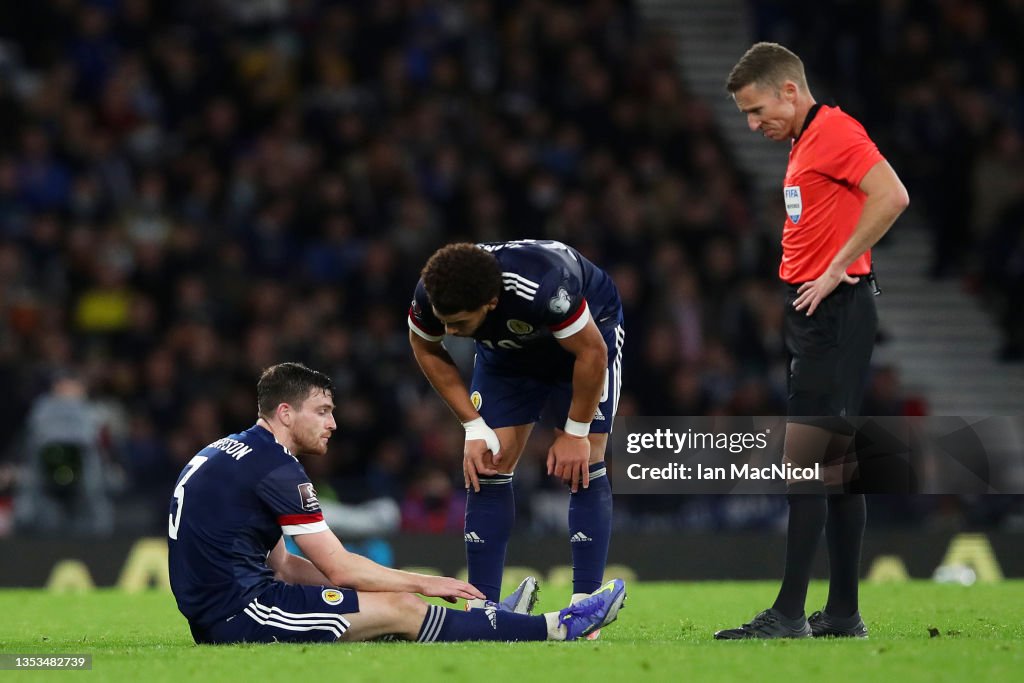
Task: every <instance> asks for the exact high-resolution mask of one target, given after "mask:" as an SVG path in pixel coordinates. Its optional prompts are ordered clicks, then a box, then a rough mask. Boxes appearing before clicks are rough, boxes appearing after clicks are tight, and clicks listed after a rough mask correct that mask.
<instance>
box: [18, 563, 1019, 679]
mask: <svg viewBox="0 0 1024 683" xmlns="http://www.w3.org/2000/svg"><path fill="white" fill-rule="evenodd" d="M775 588H776V586H775V585H774V584H769V583H753V582H751V583H634V584H632V585H630V587H629V599H628V602H627V604H626V609H625V610H623V612H622V613H621V614H620V617H619V621H618V622H616V623H615V624H614V625H612V626H610V627H608V628H606V629H605V630H604V633H603V634H602V639H601V640H600V641H598V642H578V643H519V644H493V643H492V644H487V643H435V644H431V645H417V644H413V643H365V644H364V643H353V644H348V643H346V644H334V645H281V644H278V645H243V646H228V647H224V646H221V647H211V646H205V647H196V646H195V645H193V643H192V640H191V637H190V635H189V632H188V628H187V626H186V624H185V621H184V620H183V619H182V618H181V616H180V615H179V614H178V612H177V610H176V608H175V606H174V601H173V599H172V598H171V596H170V594H169V593H164V592H157V591H151V592H148V593H140V594H134V595H129V594H124V593H121V592H117V591H113V590H100V591H96V592H92V593H85V594H65V595H58V594H52V593H47V592H44V591H35V590H4V591H0V615H2V617H0V653H18V654H22V653H24V654H29V653H59V654H86V653H89V654H92V655H93V670H92V671H91V672H90V673H87V674H82V673H69V672H62V671H52V672H34V673H19V674H8V673H4V674H0V677H3V678H5V679H6V678H7V677H13V676H14V675H17V676H24V677H25V678H30V677H31V678H36V677H38V678H55V677H58V676H59V677H66V676H69V675H70V676H88V677H89V678H90V679H91V680H115V681H129V680H130V681H144V683H156V682H157V681H175V682H176V683H180V681H183V680H187V681H203V682H205V681H212V682H214V683H218V682H220V681H225V682H226V681H236V680H243V681H244V680H283V681H293V680H294V681H297V680H305V681H321V680H324V681H344V682H346V683H350V682H353V681H381V682H384V681H395V680H398V681H416V682H419V681H435V680H438V681H439V680H444V681H481V680H483V681H487V682H488V683H490V682H491V681H506V680H508V681H516V682H517V683H521V682H524V681H534V680H536V681H542V680H543V681H552V680H566V679H569V680H571V681H573V683H585V682H589V681H595V682H604V681H612V680H621V679H628V680H637V681H661V680H665V681H694V680H697V681H704V680H708V681H725V680H752V681H757V682H758V683H763V682H766V681H776V680H779V681H790V680H793V679H794V678H795V677H810V680H814V679H815V678H820V679H822V680H832V679H834V678H838V679H839V680H857V679H863V680H868V681H873V680H882V679H883V678H884V679H886V680H897V681H899V683H915V682H917V681H921V682H922V683H923V682H925V681H927V682H929V683H931V682H933V681H942V680H948V681H961V682H962V681H965V680H972V679H973V680H978V681H981V680H985V681H989V680H992V681H1003V680H1020V678H1019V676H1020V675H1021V674H1020V672H1021V671H1022V670H1024V645H1022V641H1024V581H1005V582H1002V583H998V584H987V585H980V584H979V585H975V586H971V587H963V586H956V585H936V584H932V583H927V582H912V583H904V584H882V585H866V586H864V587H863V589H862V595H861V604H862V611H863V613H864V615H865V618H866V620H867V622H868V627H869V628H870V629H871V638H870V639H868V640H866V641H839V640H832V641H812V640H806V641H777V642H749V641H748V642H715V641H713V640H712V639H711V634H712V633H713V632H714V630H715V629H717V628H723V627H732V626H736V625H738V624H740V623H742V622H744V621H747V620H749V619H750V617H752V616H753V615H754V613H755V612H757V611H758V610H759V609H761V608H763V607H767V606H768V605H769V604H770V602H771V600H772V598H773V597H774V591H775ZM824 594H825V586H824V585H823V584H814V585H813V586H812V589H811V594H810V599H809V602H808V605H809V606H813V605H820V604H822V603H823V602H824V597H825V595H824ZM567 599H568V589H567V588H563V589H556V588H551V589H549V590H546V591H542V593H541V601H540V604H539V605H538V608H539V609H540V610H544V609H548V610H553V609H557V608H558V607H559V606H561V605H562V604H564V602H565V601H566V600H567ZM811 609H813V607H811ZM19 680H20V679H19Z"/></svg>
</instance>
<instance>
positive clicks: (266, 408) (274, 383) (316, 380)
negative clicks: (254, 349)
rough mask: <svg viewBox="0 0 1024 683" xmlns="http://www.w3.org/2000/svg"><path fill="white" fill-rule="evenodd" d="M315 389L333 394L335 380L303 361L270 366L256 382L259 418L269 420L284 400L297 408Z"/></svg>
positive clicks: (329, 394)
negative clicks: (309, 366)
mask: <svg viewBox="0 0 1024 683" xmlns="http://www.w3.org/2000/svg"><path fill="white" fill-rule="evenodd" d="M313 389H322V390H323V392H324V393H325V394H327V395H328V396H331V397H333V396H334V382H332V381H331V378H330V377H328V376H327V375H325V374H324V373H322V372H320V371H318V370H312V369H310V368H307V367H306V366H305V365H303V364H302V363H279V364H277V365H271V366H270V367H269V368H267V369H266V370H264V371H263V374H261V375H260V381H259V382H258V383H257V384H256V405H257V408H258V410H259V414H260V417H262V418H264V419H269V418H270V417H271V416H272V415H273V414H274V411H275V410H277V407H278V406H279V405H281V404H282V403H287V404H289V405H292V406H295V407H296V408H298V407H299V406H301V405H302V402H303V401H305V400H306V398H308V397H309V392H310V391H311V390H313Z"/></svg>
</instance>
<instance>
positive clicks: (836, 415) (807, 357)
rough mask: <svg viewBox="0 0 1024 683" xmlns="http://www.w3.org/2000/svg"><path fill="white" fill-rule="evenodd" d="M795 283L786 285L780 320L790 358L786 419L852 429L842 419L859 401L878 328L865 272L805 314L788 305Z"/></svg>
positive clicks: (847, 431)
mask: <svg viewBox="0 0 1024 683" xmlns="http://www.w3.org/2000/svg"><path fill="white" fill-rule="evenodd" d="M798 287H799V285H789V286H788V288H787V291H786V312H785V320H784V322H783V335H784V338H785V343H786V351H787V352H788V353H789V358H790V362H789V382H788V389H789V392H788V393H789V398H788V402H787V414H788V415H789V419H788V421H789V422H798V423H802V424H811V425H815V426H818V427H823V428H824V429H828V430H829V431H833V432H838V433H840V434H853V429H852V427H851V426H850V425H849V424H848V423H847V421H846V420H844V419H841V418H843V417H853V416H856V415H859V414H860V407H861V403H862V402H863V400H864V390H865V388H866V385H867V379H868V369H869V366H870V363H871V351H872V349H873V348H874V345H875V332H876V331H877V329H878V312H877V311H876V309H875V298H874V295H873V294H872V292H871V286H870V285H869V284H868V281H867V278H866V277H861V279H860V282H858V283H857V284H855V285H846V284H840V285H839V286H838V287H836V289H835V291H834V292H832V293H831V294H830V295H828V296H827V297H825V299H824V300H823V301H822V302H821V303H820V304H819V305H818V308H817V309H816V310H815V311H814V315H812V316H810V317H808V316H807V314H806V310H804V311H798V310H796V309H795V308H793V302H794V301H795V300H796V298H797V296H798V294H797V289H798ZM815 418H819V419H815ZM820 418H825V419H820Z"/></svg>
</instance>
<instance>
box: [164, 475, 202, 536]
mask: <svg viewBox="0 0 1024 683" xmlns="http://www.w3.org/2000/svg"><path fill="white" fill-rule="evenodd" d="M207 460H209V456H206V455H197V456H195V457H194V458H192V459H191V460H189V461H188V467H189V470H188V472H186V473H185V476H183V477H182V478H181V481H180V482H179V483H178V486H177V487H176V488H175V489H174V500H175V501H177V503H178V505H177V506H176V507H175V509H174V514H173V515H167V535H168V536H170V537H171V540H172V541H177V540H178V526H179V525H180V524H181V509H182V508H183V507H184V506H185V484H187V483H188V480H189V479H190V478H191V477H192V475H193V474H195V473H196V472H198V471H199V468H200V467H202V465H203V463H204V462H206V461H207Z"/></svg>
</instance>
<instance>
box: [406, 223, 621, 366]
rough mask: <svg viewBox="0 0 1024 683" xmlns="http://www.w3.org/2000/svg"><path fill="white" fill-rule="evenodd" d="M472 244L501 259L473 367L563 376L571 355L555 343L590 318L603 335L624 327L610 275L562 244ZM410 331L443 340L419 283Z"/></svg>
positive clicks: (441, 329)
mask: <svg viewBox="0 0 1024 683" xmlns="http://www.w3.org/2000/svg"><path fill="white" fill-rule="evenodd" d="M477 246H478V247H480V248H481V249H485V250H487V251H489V252H491V253H492V254H494V256H495V257H496V258H497V259H498V263H499V264H500V265H501V282H502V290H501V293H500V294H499V296H498V305H497V307H495V309H494V310H493V311H491V312H490V313H488V314H487V317H486V318H485V319H484V322H483V324H481V325H480V327H479V328H478V329H477V331H476V332H475V333H474V334H473V339H474V340H475V341H476V350H477V360H478V362H480V361H483V362H484V363H487V364H488V365H490V366H492V367H498V368H507V369H508V370H509V371H511V372H517V373H526V374H537V375H538V376H544V375H547V374H549V373H551V372H552V371H556V372H557V374H558V375H564V374H565V372H564V370H566V368H565V363H566V362H569V363H570V365H569V366H568V368H567V370H568V371H569V372H570V373H571V368H572V366H571V361H572V356H571V355H570V354H568V353H566V352H565V351H564V350H563V349H562V348H561V347H560V346H558V341H557V340H558V339H564V338H566V337H570V336H572V335H573V334H576V333H577V332H579V331H580V330H581V329H583V327H584V326H585V325H586V324H587V322H589V321H590V320H591V319H593V320H594V322H595V323H596V324H597V327H598V329H600V330H602V331H605V330H607V329H611V328H614V327H615V326H616V325H618V324H620V323H621V322H622V305H621V303H620V301H619V292H618V290H617V289H616V288H615V284H614V283H613V282H612V279H611V277H609V276H608V274H607V273H605V272H604V271H603V270H601V269H600V268H598V267H597V266H595V265H594V264H593V263H591V262H590V261H588V260H587V259H586V258H584V257H583V255H582V254H580V253H579V252H578V251H576V250H575V249H573V248H572V247H570V246H568V245H567V244H563V243H561V242H556V241H554V240H516V241H513V242H493V243H484V244H479V245H477ZM409 329H411V330H412V331H413V332H414V333H416V334H418V335H419V336H420V337H423V338H424V339H426V340H428V341H434V342H437V341H441V339H442V338H443V337H444V325H443V324H442V323H441V322H440V321H439V320H438V319H437V317H436V316H435V315H434V312H433V308H431V305H430V300H429V299H428V298H427V291H426V288H424V286H423V280H422V279H420V281H419V282H418V283H417V284H416V292H415V294H414V295H413V300H412V305H411V306H410V308H409Z"/></svg>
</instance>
